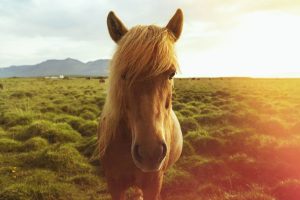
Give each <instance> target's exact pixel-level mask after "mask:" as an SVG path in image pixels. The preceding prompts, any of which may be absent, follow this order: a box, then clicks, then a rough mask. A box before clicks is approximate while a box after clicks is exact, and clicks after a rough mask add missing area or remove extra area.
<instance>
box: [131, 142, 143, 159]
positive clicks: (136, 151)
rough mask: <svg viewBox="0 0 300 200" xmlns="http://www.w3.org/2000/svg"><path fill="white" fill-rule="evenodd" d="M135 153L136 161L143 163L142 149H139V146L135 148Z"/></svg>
mask: <svg viewBox="0 0 300 200" xmlns="http://www.w3.org/2000/svg"><path fill="white" fill-rule="evenodd" d="M133 152H134V157H135V159H136V160H137V161H138V162H142V156H141V154H140V147H139V145H135V146H134V149H133Z"/></svg>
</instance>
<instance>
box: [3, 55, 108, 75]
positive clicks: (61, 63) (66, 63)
mask: <svg viewBox="0 0 300 200" xmlns="http://www.w3.org/2000/svg"><path fill="white" fill-rule="evenodd" d="M108 63H109V60H108V59H100V60H95V61H90V62H87V63H83V62H81V61H79V60H76V59H73V58H67V59H64V60H54V59H53V60H47V61H44V62H41V63H39V64H36V65H21V66H10V67H6V68H0V77H2V78H3V77H38V76H53V75H60V74H62V75H65V76H66V75H67V76H71V75H74V76H107V75H108Z"/></svg>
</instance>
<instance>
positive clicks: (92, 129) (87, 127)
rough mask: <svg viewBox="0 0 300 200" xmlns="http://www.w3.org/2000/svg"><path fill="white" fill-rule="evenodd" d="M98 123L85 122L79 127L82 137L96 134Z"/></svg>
mask: <svg viewBox="0 0 300 200" xmlns="http://www.w3.org/2000/svg"><path fill="white" fill-rule="evenodd" d="M97 128H98V123H97V122H95V121H86V122H85V123H84V124H82V125H81V126H80V127H79V132H80V133H81V135H82V136H93V135H96V134H97Z"/></svg>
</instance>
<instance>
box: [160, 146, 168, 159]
mask: <svg viewBox="0 0 300 200" xmlns="http://www.w3.org/2000/svg"><path fill="white" fill-rule="evenodd" d="M166 154H167V145H166V143H162V152H161V158H160V161H162V160H163V159H164V158H165V156H166Z"/></svg>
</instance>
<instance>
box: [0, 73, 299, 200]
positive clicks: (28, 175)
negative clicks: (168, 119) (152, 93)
mask: <svg viewBox="0 0 300 200" xmlns="http://www.w3.org/2000/svg"><path fill="white" fill-rule="evenodd" d="M0 83H1V84H2V85H3V89H0V200H27V199H34V200H73V199H74V200H75V199H76V200H77V199H78V200H85V199H86V200H97V199H110V196H109V195H108V193H107V188H106V187H107V186H106V183H105V179H104V177H103V172H102V170H101V163H99V162H98V161H97V160H96V159H95V158H93V152H94V150H95V147H96V130H97V124H98V117H99V116H100V114H101V110H102V107H103V104H104V101H105V96H106V93H105V88H106V85H105V83H99V80H97V79H91V80H88V79H85V78H74V79H67V80H49V79H18V78H13V79H0ZM299 86H300V79H247V78H244V79H242V78H240V79H239V78H231V79H230V78H219V79H209V78H207V79H198V80H197V79H184V80H181V79H180V80H179V79H176V80H175V88H174V96H173V109H174V110H175V112H176V114H177V116H178V118H179V120H180V123H181V126H182V130H183V135H184V149H183V153H182V156H181V158H180V160H179V161H178V162H177V163H176V164H175V165H174V166H173V167H172V168H171V169H169V170H168V171H167V172H166V174H165V179H164V184H163V190H162V196H163V199H165V200H194V199H195V200H202V199H203V200H224V199H225V200H277V199H278V200H299V199H300V156H299V155H300V87H299Z"/></svg>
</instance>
